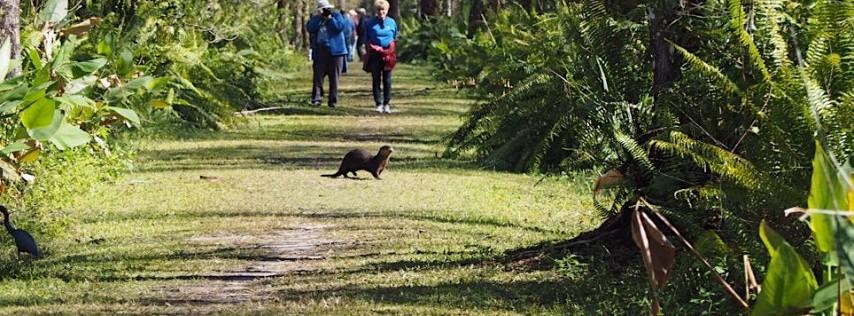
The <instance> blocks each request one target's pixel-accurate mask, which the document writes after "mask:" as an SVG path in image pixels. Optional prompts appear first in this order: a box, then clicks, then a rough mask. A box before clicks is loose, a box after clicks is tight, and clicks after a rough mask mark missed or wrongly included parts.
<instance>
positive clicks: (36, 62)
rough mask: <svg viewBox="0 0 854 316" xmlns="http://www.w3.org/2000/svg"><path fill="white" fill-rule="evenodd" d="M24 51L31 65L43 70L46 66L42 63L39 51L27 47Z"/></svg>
mask: <svg viewBox="0 0 854 316" xmlns="http://www.w3.org/2000/svg"><path fill="white" fill-rule="evenodd" d="M23 51H24V52H25V53H26V54H27V57H28V58H29V60H30V63H32V64H33V68H35V69H41V68H42V67H43V66H44V63H43V62H42V58H41V56H39V51H38V50H37V49H35V48H33V47H25V48H24V49H23Z"/></svg>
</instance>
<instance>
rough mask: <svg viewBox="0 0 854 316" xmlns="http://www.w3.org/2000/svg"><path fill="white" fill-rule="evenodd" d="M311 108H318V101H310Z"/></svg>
mask: <svg viewBox="0 0 854 316" xmlns="http://www.w3.org/2000/svg"><path fill="white" fill-rule="evenodd" d="M311 106H320V101H311Z"/></svg>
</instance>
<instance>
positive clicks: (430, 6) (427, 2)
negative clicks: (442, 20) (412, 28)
mask: <svg viewBox="0 0 854 316" xmlns="http://www.w3.org/2000/svg"><path fill="white" fill-rule="evenodd" d="M418 11H419V13H420V15H421V18H422V19H423V18H428V17H433V16H436V13H438V11H439V3H438V2H436V0H420V1H418Z"/></svg>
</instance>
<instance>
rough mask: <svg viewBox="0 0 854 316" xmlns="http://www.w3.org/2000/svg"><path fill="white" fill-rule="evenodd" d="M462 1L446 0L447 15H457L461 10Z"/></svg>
mask: <svg viewBox="0 0 854 316" xmlns="http://www.w3.org/2000/svg"><path fill="white" fill-rule="evenodd" d="M459 7H460V1H459V0H446V1H445V15H446V16H447V17H454V16H456V14H457V12H459Z"/></svg>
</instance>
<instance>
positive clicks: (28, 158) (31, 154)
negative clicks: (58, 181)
mask: <svg viewBox="0 0 854 316" xmlns="http://www.w3.org/2000/svg"><path fill="white" fill-rule="evenodd" d="M41 152H42V151H41V149H38V148H36V149H33V150H30V151H28V152H27V153H26V154H23V155H21V157H20V158H18V163H20V164H25V163H30V162H33V161H36V159H39V156H40V155H41Z"/></svg>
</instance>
